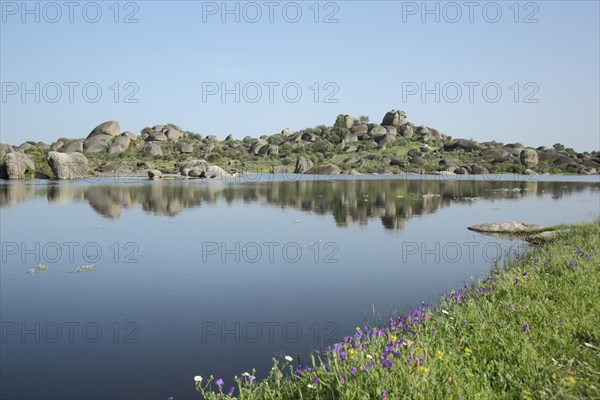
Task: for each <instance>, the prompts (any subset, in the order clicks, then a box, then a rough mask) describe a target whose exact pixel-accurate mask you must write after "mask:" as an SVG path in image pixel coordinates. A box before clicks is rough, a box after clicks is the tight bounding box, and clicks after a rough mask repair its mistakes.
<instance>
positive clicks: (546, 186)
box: [0, 179, 600, 229]
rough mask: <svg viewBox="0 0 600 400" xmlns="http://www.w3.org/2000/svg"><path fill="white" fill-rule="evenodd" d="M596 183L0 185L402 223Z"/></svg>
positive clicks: (146, 204)
mask: <svg viewBox="0 0 600 400" xmlns="http://www.w3.org/2000/svg"><path fill="white" fill-rule="evenodd" d="M599 186H600V185H599V184H598V183H596V182H543V181H457V182H451V181H434V180H398V179H395V180H394V179H392V180H381V179H378V180H368V179H365V180H329V181H313V180H299V181H292V182H290V181H275V182H258V183H239V182H238V183H222V182H210V183H206V182H202V181H154V182H148V183H140V184H126V183H119V184H116V183H110V184H102V183H96V184H78V183H70V182H61V183H53V184H49V185H32V184H28V183H26V182H11V183H10V184H5V185H0V207H8V206H10V205H13V204H17V203H22V202H26V201H28V200H31V199H34V198H38V197H43V196H45V197H46V198H47V199H48V203H50V204H69V203H71V202H79V201H85V202H87V203H89V204H90V206H91V207H92V208H93V209H94V211H96V212H97V213H98V214H100V215H102V216H104V217H107V218H113V219H118V218H121V217H122V211H123V209H130V208H134V207H136V206H138V205H141V207H142V209H143V210H144V211H145V212H147V213H149V214H155V215H166V216H176V215H178V214H180V213H181V212H182V211H183V210H185V209H188V208H195V207H201V206H202V205H203V204H215V203H217V202H219V201H225V202H226V203H228V204H231V203H234V202H243V203H258V204H261V205H265V206H278V207H281V208H282V209H290V208H293V209H299V210H303V211H307V212H313V213H317V214H322V215H328V214H331V215H333V217H334V219H335V221H336V224H337V225H338V226H347V225H351V224H362V225H365V224H367V221H368V220H369V219H379V220H381V222H382V224H383V225H384V226H385V227H386V228H388V229H402V228H403V227H404V224H405V222H406V221H407V220H408V219H410V218H412V217H413V216H415V215H426V214H430V213H433V212H435V211H436V210H438V209H440V208H441V207H444V206H448V205H450V204H451V203H453V202H463V203H464V202H471V201H473V200H475V199H477V198H482V199H518V198H521V197H525V196H551V197H552V198H561V197H563V196H564V195H568V194H570V193H573V192H578V191H583V190H590V189H593V190H598V188H599Z"/></svg>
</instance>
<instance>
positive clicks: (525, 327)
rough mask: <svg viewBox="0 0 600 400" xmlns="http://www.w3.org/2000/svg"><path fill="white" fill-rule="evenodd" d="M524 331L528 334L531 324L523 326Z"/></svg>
mask: <svg viewBox="0 0 600 400" xmlns="http://www.w3.org/2000/svg"><path fill="white" fill-rule="evenodd" d="M523 330H524V331H525V332H527V331H528V330H529V324H525V325H523Z"/></svg>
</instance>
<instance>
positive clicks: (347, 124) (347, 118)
mask: <svg viewBox="0 0 600 400" xmlns="http://www.w3.org/2000/svg"><path fill="white" fill-rule="evenodd" d="M354 121H356V118H355V117H353V116H352V115H344V128H346V129H350V128H352V126H353V125H354Z"/></svg>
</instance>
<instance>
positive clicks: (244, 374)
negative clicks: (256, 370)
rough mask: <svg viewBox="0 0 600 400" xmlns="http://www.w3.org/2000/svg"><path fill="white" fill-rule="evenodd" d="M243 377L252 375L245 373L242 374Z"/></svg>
mask: <svg viewBox="0 0 600 400" xmlns="http://www.w3.org/2000/svg"><path fill="white" fill-rule="evenodd" d="M242 376H245V377H248V376H250V374H249V373H247V372H244V373H243V374H242Z"/></svg>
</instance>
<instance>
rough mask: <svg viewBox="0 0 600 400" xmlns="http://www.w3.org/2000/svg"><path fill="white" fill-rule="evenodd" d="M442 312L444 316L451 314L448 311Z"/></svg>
mask: <svg viewBox="0 0 600 400" xmlns="http://www.w3.org/2000/svg"><path fill="white" fill-rule="evenodd" d="M442 312H443V313H444V314H446V315H448V314H450V313H449V312H448V311H446V310H442Z"/></svg>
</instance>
